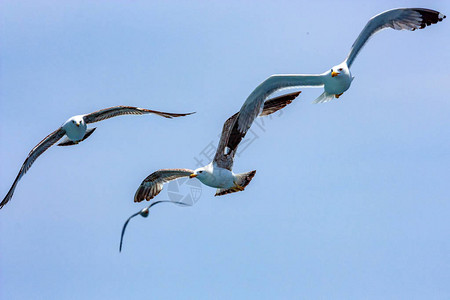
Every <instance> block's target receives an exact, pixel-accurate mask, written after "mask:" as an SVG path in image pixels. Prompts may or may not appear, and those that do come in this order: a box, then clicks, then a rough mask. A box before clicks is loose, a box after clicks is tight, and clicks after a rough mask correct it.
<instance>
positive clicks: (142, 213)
mask: <svg viewBox="0 0 450 300" xmlns="http://www.w3.org/2000/svg"><path fill="white" fill-rule="evenodd" d="M159 203H173V204H180V205H184V206H191V205H190V204H187V203H184V202H174V201H169V200H160V201H155V202H153V203H152V204H150V205H149V206H147V207H144V208H143V209H141V210H140V211H138V212H137V213H135V214H132V215H131V216H130V217H129V218H128V219H127V220H126V221H125V224H123V227H122V234H121V235H120V244H119V252H121V251H122V243H123V236H124V235H125V229H127V226H128V223H129V222H130V220H131V219H132V218H134V217H136V216H139V215H140V216H142V217H144V218H147V217H148V214H149V209H150V208H151V207H152V206H155V205H156V204H159Z"/></svg>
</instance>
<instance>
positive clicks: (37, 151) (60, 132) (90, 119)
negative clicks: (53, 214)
mask: <svg viewBox="0 0 450 300" xmlns="http://www.w3.org/2000/svg"><path fill="white" fill-rule="evenodd" d="M144 114H156V115H159V116H161V117H165V118H173V117H181V116H186V115H190V114H192V113H186V114H175V113H167V112H162V111H156V110H149V109H144V108H137V107H132V106H114V107H110V108H105V109H101V110H99V111H96V112H93V113H90V114H86V115H78V116H73V117H71V118H69V119H68V120H67V121H66V122H64V124H63V125H62V126H61V127H59V128H58V129H56V130H55V131H53V132H52V133H50V134H49V135H48V136H47V137H46V138H44V139H43V140H42V141H40V142H39V144H37V145H36V146H35V147H34V148H33V149H32V150H31V151H30V153H29V154H28V157H27V159H26V160H25V162H24V163H23V165H22V168H20V171H19V174H18V175H17V177H16V179H15V180H14V183H13V185H12V186H11V188H10V189H9V192H8V194H6V196H5V198H4V199H3V201H2V202H1V203H0V208H2V207H3V206H4V205H5V204H6V203H8V202H9V200H11V198H12V196H13V194H14V190H15V189H16V185H17V183H18V182H19V180H20V179H21V178H22V176H23V175H24V174H25V173H26V172H27V171H28V169H29V168H30V167H31V165H32V164H33V163H34V161H35V160H36V159H37V158H38V157H39V155H41V154H42V153H44V152H45V150H47V149H48V148H50V147H51V146H52V145H54V144H55V143H56V142H58V141H59V140H60V139H61V138H62V137H63V136H66V138H65V139H64V140H63V141H62V142H61V143H59V144H58V146H70V145H76V144H78V143H80V142H82V141H84V140H85V139H87V138H88V137H89V136H90V135H91V134H92V133H93V132H94V130H95V129H96V128H95V127H94V128H89V129H88V128H87V124H89V123H95V122H98V121H102V120H106V119H109V118H112V117H117V116H121V115H144Z"/></svg>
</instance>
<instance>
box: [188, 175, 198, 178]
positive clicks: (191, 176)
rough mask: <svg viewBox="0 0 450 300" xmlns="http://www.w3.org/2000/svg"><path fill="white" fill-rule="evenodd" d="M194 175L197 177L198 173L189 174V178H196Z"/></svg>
mask: <svg viewBox="0 0 450 300" xmlns="http://www.w3.org/2000/svg"><path fill="white" fill-rule="evenodd" d="M194 177H197V174H191V175H189V178H194Z"/></svg>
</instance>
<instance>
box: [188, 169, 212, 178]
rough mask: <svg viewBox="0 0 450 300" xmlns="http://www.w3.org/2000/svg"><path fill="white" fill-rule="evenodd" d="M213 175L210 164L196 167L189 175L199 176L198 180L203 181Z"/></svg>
mask: <svg viewBox="0 0 450 300" xmlns="http://www.w3.org/2000/svg"><path fill="white" fill-rule="evenodd" d="M211 175H212V170H211V169H210V168H209V165H208V166H204V167H201V168H198V169H196V170H195V171H194V173H192V174H191V175H189V178H197V179H198V180H200V181H203V180H205V179H206V178H208V177H209V176H211Z"/></svg>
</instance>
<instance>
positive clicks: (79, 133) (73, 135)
mask: <svg viewBox="0 0 450 300" xmlns="http://www.w3.org/2000/svg"><path fill="white" fill-rule="evenodd" d="M86 127H87V126H86V125H84V126H83V125H82V124H81V125H80V126H79V127H77V126H75V125H74V126H70V127H69V128H66V135H67V137H68V138H69V139H70V140H72V141H74V142H78V141H81V140H82V139H83V137H84V134H85V133H86Z"/></svg>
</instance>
